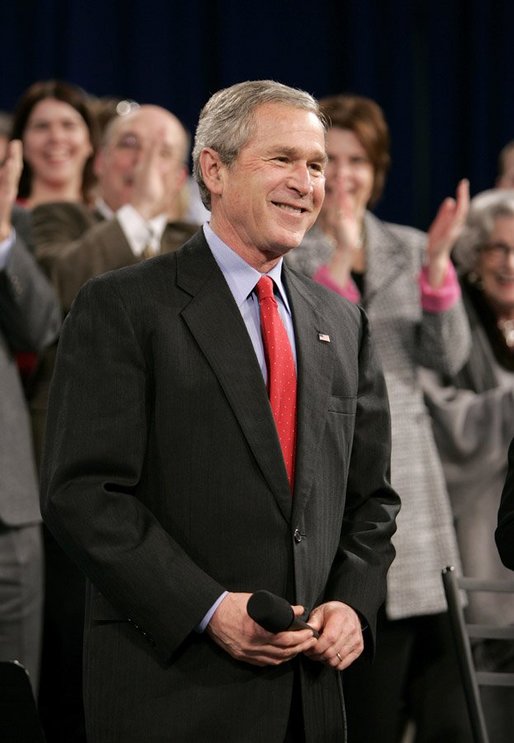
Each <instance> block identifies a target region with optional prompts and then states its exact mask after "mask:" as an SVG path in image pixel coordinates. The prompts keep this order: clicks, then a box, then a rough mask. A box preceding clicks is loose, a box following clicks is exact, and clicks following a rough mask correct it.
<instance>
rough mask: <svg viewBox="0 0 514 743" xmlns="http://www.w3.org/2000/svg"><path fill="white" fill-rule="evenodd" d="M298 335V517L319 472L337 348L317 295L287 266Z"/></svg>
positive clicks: (286, 273) (295, 497) (285, 270)
mask: <svg viewBox="0 0 514 743" xmlns="http://www.w3.org/2000/svg"><path fill="white" fill-rule="evenodd" d="M284 272H285V273H284V277H285V281H286V285H287V290H288V294H289V299H290V303H291V309H292V313H293V322H294V328H295V337H296V352H297V360H298V404H297V414H298V429H297V430H298V435H297V445H296V472H295V491H294V499H293V508H294V514H295V516H297V515H299V514H300V513H301V512H302V511H303V509H304V508H305V506H306V503H307V501H308V498H309V495H310V493H311V491H312V485H313V481H314V477H315V475H316V472H315V467H314V465H315V462H316V460H317V456H316V452H317V449H318V446H319V443H320V441H321V440H322V438H323V436H322V434H323V427H324V425H325V422H326V411H327V409H328V400H329V396H330V390H331V381H332V374H333V365H334V356H333V353H334V350H333V348H332V346H331V344H330V342H328V341H327V339H326V336H328V338H330V330H331V328H330V327H329V326H328V325H327V321H326V320H325V319H324V317H323V313H322V307H320V306H318V303H317V301H316V300H315V299H314V297H313V295H312V294H311V293H310V292H309V291H308V289H307V288H306V286H305V284H304V283H303V282H302V281H301V280H299V279H298V278H297V277H296V276H295V274H294V273H293V272H292V271H290V270H289V269H287V268H286V267H284Z"/></svg>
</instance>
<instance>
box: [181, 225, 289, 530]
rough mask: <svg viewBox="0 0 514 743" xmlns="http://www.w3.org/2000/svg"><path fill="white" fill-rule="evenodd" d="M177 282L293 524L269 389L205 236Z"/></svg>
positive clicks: (190, 321)
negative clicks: (184, 293)
mask: <svg viewBox="0 0 514 743" xmlns="http://www.w3.org/2000/svg"><path fill="white" fill-rule="evenodd" d="M177 282H178V284H179V286H180V287H181V288H182V289H183V290H184V291H186V292H187V293H188V294H190V295H191V297H192V299H191V301H190V302H189V303H188V304H187V305H186V307H185V308H184V309H183V311H182V317H183V318H184V321H185V322H186V324H187V326H188V328H189V329H190V331H191V333H192V334H193V336H194V338H195V340H196V342H197V343H198V345H199V347H200V348H201V350H202V352H203V354H204V355H205V357H206V359H207V361H208V363H209V364H210V366H211V368H212V370H213V371H214V373H215V374H216V376H217V378H218V381H219V383H220V385H221V387H222V389H223V391H224V393H225V395H226V397H227V400H228V402H229V405H230V407H231V408H232V411H233V413H234V415H235V416H236V418H237V420H238V422H239V425H240V427H241V430H242V432H243V434H244V436H245V438H246V440H247V442H248V445H249V447H250V448H251V450H252V452H253V454H254V456H255V459H256V460H257V463H258V466H259V467H260V469H261V471H262V473H263V476H264V477H265V479H266V481H267V482H268V485H269V487H270V489H271V490H272V492H273V493H274V495H275V498H276V499H277V502H278V505H279V507H280V509H281V511H282V513H283V515H284V518H285V519H286V520H288V521H289V519H290V515H291V500H292V499H291V493H290V490H289V484H288V480H287V473H286V469H285V466H284V462H283V458H282V452H281V449H280V444H279V441H278V436H277V433H276V429H275V424H274V421H273V417H272V413H271V408H270V405H269V400H268V394H267V391H266V386H265V384H264V380H263V377H262V373H261V370H260V368H259V364H258V362H257V358H256V356H255V351H254V349H253V346H252V342H251V340H250V337H249V335H248V332H247V330H246V326H245V324H244V321H243V319H242V317H241V313H240V312H239V309H238V307H237V305H236V303H235V301H234V298H233V297H232V294H231V292H230V289H229V288H228V285H227V283H226V281H225V279H224V277H223V274H222V272H221V271H220V270H219V268H218V266H217V264H216V261H215V260H214V258H213V256H212V254H211V252H210V250H209V248H208V246H207V244H206V242H205V238H204V237H203V234H201V233H200V234H198V235H195V237H193V238H192V239H191V240H190V241H189V242H188V243H187V244H186V245H185V246H184V248H183V249H182V250H181V251H180V252H179V253H178V254H177Z"/></svg>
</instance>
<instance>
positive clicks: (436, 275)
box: [427, 178, 469, 288]
mask: <svg viewBox="0 0 514 743" xmlns="http://www.w3.org/2000/svg"><path fill="white" fill-rule="evenodd" d="M468 209H469V181H468V180H466V179H465V178H464V179H463V180H461V181H460V182H459V184H458V186H457V193H456V198H455V199H453V198H451V197H448V198H447V199H445V200H444V201H443V203H442V204H441V206H440V207H439V209H438V211H437V214H436V217H435V219H434V221H433V222H432V224H431V225H430V228H429V230H428V242H427V264H428V280H429V283H430V285H431V286H433V287H434V288H435V287H438V286H440V285H441V284H442V282H443V281H444V277H445V275H446V271H447V268H448V262H449V260H450V253H451V251H452V248H453V246H454V244H455V242H456V240H457V239H458V238H459V237H460V234H461V232H462V228H463V227H464V222H465V221H466V216H467V214H468Z"/></svg>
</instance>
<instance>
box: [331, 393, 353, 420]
mask: <svg viewBox="0 0 514 743" xmlns="http://www.w3.org/2000/svg"><path fill="white" fill-rule="evenodd" d="M356 409H357V398H356V397H336V396H334V395H332V396H331V397H330V398H329V401H328V412H329V413H339V414H340V415H355V410H356Z"/></svg>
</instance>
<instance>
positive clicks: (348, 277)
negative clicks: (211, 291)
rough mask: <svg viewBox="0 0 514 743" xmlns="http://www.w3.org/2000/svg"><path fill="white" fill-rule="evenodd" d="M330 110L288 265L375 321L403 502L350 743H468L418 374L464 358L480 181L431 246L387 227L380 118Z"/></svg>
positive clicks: (353, 707)
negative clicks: (472, 222)
mask: <svg viewBox="0 0 514 743" xmlns="http://www.w3.org/2000/svg"><path fill="white" fill-rule="evenodd" d="M321 109H322V111H323V113H324V114H325V116H326V117H327V119H328V121H329V130H328V132H327V154H328V164H327V167H326V171H325V175H326V196H325V201H324V204H323V207H322V211H321V214H320V217H319V219H318V222H317V224H316V225H315V226H314V227H313V229H312V230H311V231H310V233H309V234H308V235H307V236H306V238H305V240H304V243H302V245H300V247H299V248H297V249H296V250H293V251H291V252H290V253H289V254H288V257H287V259H286V260H288V262H289V263H290V265H292V266H293V267H295V268H297V269H299V270H300V271H302V272H303V273H306V274H307V275H310V276H312V277H313V278H314V279H315V280H317V281H319V282H320V283H323V284H325V285H326V286H328V287H329V288H331V289H333V290H334V291H336V292H338V293H339V294H341V295H343V296H345V297H346V298H348V299H350V300H351V301H354V302H359V303H360V304H362V305H363V306H364V307H365V309H366V311H367V313H368V316H369V320H370V327H371V331H372V333H373V336H374V341H375V344H376V347H377V348H378V351H379V355H380V357H381V361H382V365H383V369H384V372H385V376H386V382H387V386H388V392H389V400H390V406H391V426H392V462H391V482H392V484H393V487H394V488H395V490H396V491H397V492H398V493H399V495H400V497H401V499H402V509H401V511H400V514H399V517H398V520H397V526H398V529H397V532H396V534H395V535H394V537H393V543H394V545H395V548H396V558H395V560H394V562H393V564H392V566H391V568H390V570H389V574H388V584H387V597H386V603H385V605H384V607H383V611H382V613H381V616H380V617H379V624H378V627H377V648H376V656H375V661H374V663H373V664H369V662H367V660H366V659H364V660H361V659H359V661H357V662H356V663H354V664H353V665H352V667H351V668H350V669H348V670H347V671H345V672H344V678H343V682H344V693H345V697H346V699H347V701H348V704H347V709H348V741H349V743H358V742H360V741H362V742H363V743H371V741H380V743H399V741H401V740H402V736H403V733H404V730H405V727H406V724H407V721H408V720H409V719H410V720H413V721H414V722H415V725H416V738H415V740H416V743H420V742H421V741H424V742H425V741H429V740H430V741H437V743H465V742H466V743H467V741H469V739H470V731H469V726H468V722H467V715H466V708H465V703H464V698H463V695H462V691H461V688H460V680H459V675H458V668H457V664H456V658H455V654H454V649H453V645H452V640H451V636H450V633H449V627H448V624H447V615H446V601H445V598H444V593H443V589H442V582H441V569H442V568H443V567H444V566H445V565H448V564H457V565H458V564H459V558H458V548H457V542H456V536H455V531H454V527H453V521H452V513H451V508H450V503H449V499H448V493H447V490H446V486H445V481H444V475H443V471H442V467H441V462H440V459H439V455H438V452H437V448H436V445H435V441H434V437H433V433H432V430H431V423H430V418H429V415H428V411H427V409H426V407H425V404H424V401H423V392H422V389H421V385H420V382H419V378H418V375H419V370H420V368H421V366H428V367H432V368H435V369H437V370H438V371H440V372H446V373H456V372H457V371H458V370H459V369H460V368H461V367H462V366H463V364H464V362H465V361H466V357H467V353H468V349H469V329H468V325H467V320H466V315H465V311H464V308H463V306H462V302H461V299H460V290H459V285H458V281H457V278H456V275H455V271H454V270H453V267H452V264H451V261H450V251H451V248H452V245H453V243H454V241H455V239H456V238H457V236H458V235H459V234H460V231H461V229H462V225H463V222H464V219H465V216H466V212H467V207H468V200H469V196H468V184H467V181H462V182H461V183H460V184H459V187H458V190H457V200H456V201H454V200H453V199H447V200H445V201H444V202H443V204H442V206H441V208H440V209H439V212H438V214H437V217H436V219H435V220H434V223H433V224H432V226H431V228H430V230H429V233H428V235H427V234H425V233H423V232H421V231H419V230H416V229H413V228H411V227H406V226H403V225H396V224H389V223H385V222H382V221H381V220H379V219H378V218H377V217H376V216H374V215H373V214H372V213H371V211H370V207H371V206H373V205H374V204H375V203H376V202H377V200H378V199H379V197H380V195H381V193H382V190H383V188H384V183H385V177H386V174H387V171H388V168H389V165H390V155H389V130H388V127H387V123H386V121H385V118H384V115H383V113H382V110H381V109H380V107H379V106H378V105H377V104H376V103H375V102H374V101H372V100H370V99H369V98H364V97H361V96H353V95H338V96H333V97H330V98H326V99H325V100H322V101H321ZM370 436H373V431H370Z"/></svg>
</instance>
